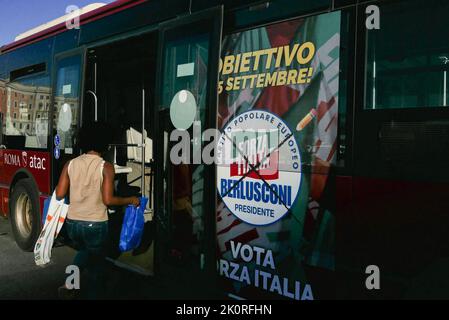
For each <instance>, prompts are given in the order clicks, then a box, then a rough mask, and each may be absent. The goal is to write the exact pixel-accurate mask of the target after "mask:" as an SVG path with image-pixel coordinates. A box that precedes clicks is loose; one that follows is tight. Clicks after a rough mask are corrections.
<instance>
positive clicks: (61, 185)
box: [55, 162, 70, 200]
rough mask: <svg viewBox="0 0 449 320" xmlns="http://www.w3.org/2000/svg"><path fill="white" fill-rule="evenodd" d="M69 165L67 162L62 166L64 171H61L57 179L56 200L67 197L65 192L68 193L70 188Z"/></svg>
mask: <svg viewBox="0 0 449 320" xmlns="http://www.w3.org/2000/svg"><path fill="white" fill-rule="evenodd" d="M69 163H70V162H67V163H66V164H65V166H64V169H62V172H61V176H60V177H59V182H58V185H57V186H56V190H55V191H56V199H58V200H62V199H64V198H65V196H66V195H67V192H68V191H69V186H70V179H69Z"/></svg>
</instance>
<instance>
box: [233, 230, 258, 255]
mask: <svg viewBox="0 0 449 320" xmlns="http://www.w3.org/2000/svg"><path fill="white" fill-rule="evenodd" d="M257 238H259V234H258V233H257V229H255V228H254V229H251V230H249V231H247V232H245V233H242V234H241V235H239V236H237V237H235V238H234V239H231V240H229V241H226V243H225V247H226V251H228V250H231V241H234V242H240V243H248V242H250V241H252V240H255V239H257Z"/></svg>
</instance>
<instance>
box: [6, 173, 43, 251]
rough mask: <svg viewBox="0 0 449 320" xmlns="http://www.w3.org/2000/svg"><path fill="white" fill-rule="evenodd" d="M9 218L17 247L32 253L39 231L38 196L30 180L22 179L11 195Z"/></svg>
mask: <svg viewBox="0 0 449 320" xmlns="http://www.w3.org/2000/svg"><path fill="white" fill-rule="evenodd" d="M9 208H10V212H9V217H10V220H11V227H12V231H13V234H14V238H15V240H16V243H17V245H18V246H19V247H20V248H21V249H22V250H24V251H33V249H34V245H35V243H36V241H37V239H38V238H39V234H40V231H41V221H40V220H41V215H40V212H39V211H40V210H39V208H40V206H39V194H38V190H37V189H36V187H35V185H34V183H33V181H32V180H31V179H29V178H28V179H22V180H20V181H19V182H17V184H16V185H15V186H14V189H13V191H12V194H11V205H10V207H9Z"/></svg>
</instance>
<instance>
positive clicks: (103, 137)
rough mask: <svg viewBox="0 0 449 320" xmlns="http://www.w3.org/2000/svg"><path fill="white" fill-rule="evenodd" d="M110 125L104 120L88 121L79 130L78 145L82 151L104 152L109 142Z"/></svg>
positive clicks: (110, 135)
mask: <svg viewBox="0 0 449 320" xmlns="http://www.w3.org/2000/svg"><path fill="white" fill-rule="evenodd" d="M111 137H112V132H111V127H110V126H108V125H107V124H106V123H104V122H89V123H86V124H84V125H83V127H82V128H81V129H80V132H79V140H80V141H79V145H80V148H81V150H82V151H83V152H89V151H95V152H98V153H104V152H106V151H107V150H108V146H109V144H110V143H111Z"/></svg>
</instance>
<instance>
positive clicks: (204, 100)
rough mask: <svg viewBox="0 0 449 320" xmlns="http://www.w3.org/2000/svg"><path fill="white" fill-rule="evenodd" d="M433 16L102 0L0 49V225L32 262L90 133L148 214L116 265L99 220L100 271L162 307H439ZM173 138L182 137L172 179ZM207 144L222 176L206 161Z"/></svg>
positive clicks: (440, 78)
mask: <svg viewBox="0 0 449 320" xmlns="http://www.w3.org/2000/svg"><path fill="white" fill-rule="evenodd" d="M376 12H378V13H379V14H380V15H379V17H380V20H379V23H380V25H379V28H378V29H377V28H371V27H369V26H368V24H367V19H376V16H375V15H376ZM448 13H449V4H448V3H447V1H441V0H428V1H422V0H413V1H404V0H402V1H401V0H397V1H381V0H379V1H374V0H373V1H356V0H313V1H312V0H310V1H296V2H295V1H293V2H292V1H287V0H272V1H255V0H241V1H231V0H229V1H219V0H213V1H211V0H209V1H204V0H192V1H185V0H166V1H158V0H154V1H149V0H118V1H115V2H113V3H111V4H108V5H105V6H101V7H99V8H96V9H94V10H90V11H88V10H86V12H84V13H83V14H82V15H81V16H80V28H68V27H67V25H66V23H65V22H61V23H58V24H55V25H53V26H51V27H48V28H46V29H43V30H38V31H36V32H34V33H33V32H31V33H28V34H27V35H25V37H24V38H20V39H17V41H15V42H13V43H11V44H9V45H6V46H4V47H2V48H1V49H0V50H1V52H0V117H1V126H0V130H1V132H0V213H1V214H2V215H4V216H5V217H7V218H8V219H9V220H10V222H11V225H12V229H13V232H14V236H15V239H16V241H17V244H18V245H19V247H20V248H22V249H23V250H26V251H29V250H32V249H33V246H34V243H35V241H36V239H37V237H38V235H39V232H40V230H41V228H42V224H41V215H42V210H43V203H44V201H45V199H46V198H48V197H49V195H50V194H51V193H52V190H53V189H54V187H55V184H56V183H57V180H58V177H59V173H60V171H61V168H63V166H64V164H65V163H66V162H67V161H69V160H70V159H72V158H74V157H76V156H78V155H79V154H80V153H81V152H82V150H80V148H79V147H78V144H77V135H78V132H79V130H80V128H82V125H83V123H87V122H91V121H96V120H101V121H105V122H107V123H109V124H111V125H112V126H113V127H114V128H115V130H114V132H111V137H112V138H113V141H114V143H113V144H111V147H110V152H109V153H108V154H105V155H104V158H105V159H107V160H108V161H111V162H113V163H114V164H115V165H116V173H117V174H116V180H117V181H116V189H117V190H116V192H117V194H119V195H135V194H144V195H147V196H149V197H150V199H151V201H150V205H149V207H148V208H147V212H146V214H145V217H146V221H147V223H146V226H145V234H144V237H143V241H142V245H141V246H140V247H139V248H138V249H136V250H134V251H133V252H131V253H121V252H119V251H118V237H119V233H120V226H121V221H122V219H123V208H110V209H109V213H110V238H111V239H110V248H109V253H108V257H109V260H110V261H111V262H113V263H115V264H116V265H118V266H122V267H126V268H130V269H132V270H134V271H136V272H140V273H142V274H144V275H147V276H152V277H154V278H155V279H160V281H162V282H164V283H174V284H178V287H179V288H184V289H185V291H184V290H182V289H180V290H177V291H176V292H171V296H170V297H203V298H204V297H205V298H210V297H223V296H227V297H231V298H236V299H240V298H248V299H250V298H263V299H265V298H270V299H280V298H282V299H292V300H309V299H327V298H335V297H338V298H375V299H376V298H398V297H426V296H435V297H439V296H444V295H446V296H447V292H449V290H447V288H441V285H440V286H436V285H434V284H435V283H439V282H438V279H440V278H439V277H445V271H442V270H446V268H445V267H447V261H448V260H447V257H448V254H449V247H448V245H447V244H448V243H449V242H448V241H447V240H448V239H447V235H448V234H449V232H448V231H449V215H448V214H447V212H449V200H448V197H447V194H449V186H448V182H449V175H448V174H447V173H446V172H447V170H446V167H445V166H446V165H447V163H449V162H448V161H449V139H448V137H449V108H448V98H447V93H448V84H447V71H448V64H447V61H448V59H449V46H448V44H447V41H446V40H445V39H447V38H448V36H449V34H448V33H449V31H448V30H449V28H448V27H449V26H448V24H447V19H446V17H447V14H448ZM373 15H374V16H373ZM373 17H374V18H373ZM176 129H178V130H180V131H183V132H186V133H188V134H189V136H192V135H193V137H194V138H193V139H192V145H191V146H189V148H188V149H189V151H190V152H189V156H188V157H187V158H185V159H184V160H186V161H182V162H180V163H174V162H173V161H172V160H173V159H172V158H171V153H172V151H173V150H177V149H176V148H177V146H178V145H177V143H178V142H179V141H178V140H179V138H180V136H178V137H177V139H176V138H175V139H174V138H173V133H174V132H176V131H177V130H176ZM207 129H217V130H219V131H220V134H221V136H220V137H219V138H218V139H217V140H216V147H217V148H216V150H217V153H218V154H219V156H220V155H222V156H224V157H227V158H228V160H229V161H230V163H227V164H226V163H225V164H218V165H214V164H210V163H206V162H205V161H204V159H203V158H204V154H206V155H207V151H210V150H209V149H207V146H208V145H209V144H210V143H211V142H213V138H212V137H209V138H206V137H205V136H202V135H201V134H202V132H205V131H206V130H207ZM242 132H243V133H244V134H243V135H242ZM198 133H199V135H198ZM228 133H229V136H228ZM195 137H196V138H195ZM227 138H230V140H226V139H227ZM189 141H190V140H189ZM273 141H275V142H277V144H276V148H272V145H271V143H272V142H273ZM232 142H236V143H234V144H233V143H232ZM143 146H144V148H143V149H142V147H143ZM242 150H243V151H242ZM223 151H226V152H228V151H229V153H226V152H223ZM202 156H203V157H202ZM261 159H263V160H261ZM372 265H374V266H376V267H377V268H378V270H380V275H381V278H380V279H381V287H380V288H375V289H374V290H370V289H372V288H370V286H369V284H367V282H368V281H367V278H368V277H369V276H370V274H369V273H368V274H367V267H369V266H372ZM368 270H369V268H368ZM437 288H438V289H437Z"/></svg>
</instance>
